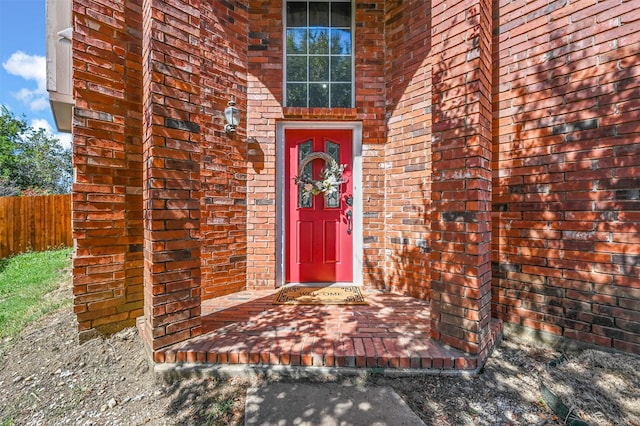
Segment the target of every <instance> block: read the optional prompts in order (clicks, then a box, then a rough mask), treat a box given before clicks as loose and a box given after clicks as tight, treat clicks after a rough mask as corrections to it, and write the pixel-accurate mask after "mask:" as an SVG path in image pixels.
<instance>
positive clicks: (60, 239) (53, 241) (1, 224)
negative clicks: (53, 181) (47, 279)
mask: <svg viewBox="0 0 640 426" xmlns="http://www.w3.org/2000/svg"><path fill="white" fill-rule="evenodd" d="M71 244H72V235H71V195H70V194H65V195H41V196H35V197H0V258H3V257H7V256H9V255H12V254H16V253H22V252H25V251H27V250H33V251H41V250H47V249H49V248H52V247H60V246H67V247H71Z"/></svg>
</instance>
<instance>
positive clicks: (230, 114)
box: [224, 101, 240, 127]
mask: <svg viewBox="0 0 640 426" xmlns="http://www.w3.org/2000/svg"><path fill="white" fill-rule="evenodd" d="M224 118H225V120H227V124H228V125H229V126H232V127H236V126H237V125H238V124H240V110H239V109H238V108H236V103H235V102H233V101H229V106H227V107H226V108H225V109H224Z"/></svg>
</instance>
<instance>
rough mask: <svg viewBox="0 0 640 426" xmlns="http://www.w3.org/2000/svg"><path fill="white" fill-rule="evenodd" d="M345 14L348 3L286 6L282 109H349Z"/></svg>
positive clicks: (349, 40) (349, 32)
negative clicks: (283, 107)
mask: <svg viewBox="0 0 640 426" xmlns="http://www.w3.org/2000/svg"><path fill="white" fill-rule="evenodd" d="M351 13H352V12H351V2H350V1H288V2H287V3H286V14H285V15H286V23H285V25H286V34H285V36H286V54H285V69H286V72H285V100H286V106H289V107H309V108H313V107H320V108H322V107H333V108H340V107H343V108H350V107H352V106H353V48H352V47H353V19H352V15H351Z"/></svg>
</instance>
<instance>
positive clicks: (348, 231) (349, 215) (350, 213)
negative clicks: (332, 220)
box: [347, 210, 353, 235]
mask: <svg viewBox="0 0 640 426" xmlns="http://www.w3.org/2000/svg"><path fill="white" fill-rule="evenodd" d="M351 216H353V213H352V212H351V210H347V234H349V235H351Z"/></svg>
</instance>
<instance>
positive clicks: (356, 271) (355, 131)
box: [276, 121, 364, 287]
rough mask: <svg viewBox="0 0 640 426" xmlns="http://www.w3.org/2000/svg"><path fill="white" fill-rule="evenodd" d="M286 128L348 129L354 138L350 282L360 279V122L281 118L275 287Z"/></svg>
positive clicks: (281, 273)
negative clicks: (351, 266) (351, 268)
mask: <svg viewBox="0 0 640 426" xmlns="http://www.w3.org/2000/svg"><path fill="white" fill-rule="evenodd" d="M286 129H311V130H313V129H349V130H351V131H352V136H351V137H352V140H353V174H352V178H353V207H352V209H353V284H355V285H362V283H363V281H364V280H363V268H362V259H363V246H362V217H363V213H362V212H363V198H362V123H361V122H353V121H280V122H278V123H276V287H280V286H282V285H284V284H285V283H286V282H285V272H286V264H285V262H286V255H285V249H286V246H285V244H286V240H285V232H286V227H285V205H284V203H285V197H284V192H283V191H284V190H285V189H286V188H288V186H286V185H285V181H284V169H285V165H284V154H285V140H284V133H285V130H286Z"/></svg>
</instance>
